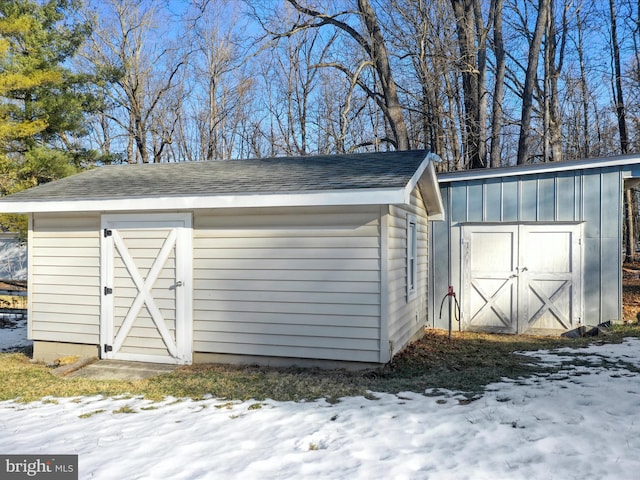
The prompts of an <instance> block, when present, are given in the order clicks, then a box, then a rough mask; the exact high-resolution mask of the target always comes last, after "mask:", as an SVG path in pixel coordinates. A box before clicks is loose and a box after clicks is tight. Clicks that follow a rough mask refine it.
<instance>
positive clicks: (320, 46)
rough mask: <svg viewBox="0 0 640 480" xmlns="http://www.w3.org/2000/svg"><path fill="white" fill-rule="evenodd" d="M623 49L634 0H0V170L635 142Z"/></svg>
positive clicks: (639, 45) (633, 34)
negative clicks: (0, 150) (413, 150)
mask: <svg viewBox="0 0 640 480" xmlns="http://www.w3.org/2000/svg"><path fill="white" fill-rule="evenodd" d="M639 50H640V14H639V12H638V2H637V0H634V1H632V0H608V1H607V2H601V1H596V0H322V1H320V0H258V1H242V0H216V1H212V0H193V1H191V2H187V1H181V2H178V1H168V0H167V1H158V0H156V1H152V0H101V1H97V0H96V1H94V0H85V1H81V0H49V1H43V0H42V1H37V0H13V1H0V98H1V104H0V123H2V128H0V146H1V147H2V152H0V153H1V154H2V157H1V158H0V163H1V164H0V167H1V168H2V169H3V174H2V177H3V178H2V179H1V182H0V187H2V193H9V192H11V191H14V190H15V189H16V188H18V189H19V188H22V186H24V185H25V184H33V183H34V182H35V183H39V182H42V181H47V180H49V179H52V178H54V177H59V176H63V175H65V174H68V173H71V172H72V171H76V170H77V169H78V168H84V167H86V166H90V165H92V164H94V163H96V162H98V163H109V162H114V161H115V162H128V163H154V162H168V161H171V162H176V161H202V160H224V159H231V158H246V157H263V156H273V155H310V154H326V153H342V152H355V151H377V150H393V149H417V148H427V149H431V150H432V151H434V152H436V153H437V154H438V155H440V156H441V157H442V158H443V160H444V166H445V168H446V169H450V170H454V169H466V168H484V167H498V166H502V165H511V164H516V163H517V164H523V163H534V162H547V161H558V160H570V159H576V158H587V157H597V156H605V155H611V154H617V153H623V152H633V151H638V147H639V145H638V144H639V143H640V136H639V133H638V121H639V120H638V119H639V118H640V115H639V113H640V112H638V109H639V108H640V105H639V104H638V102H637V100H636V99H637V98H638V97H639V94H640V71H639V66H638V59H639V58H640V52H639ZM625 102H628V103H625ZM45 160H46V161H45ZM47 162H49V163H50V164H51V165H45V166H44V167H42V165H41V164H42V163H45V164H46V163H47ZM34 165H35V166H34ZM16 166H18V167H19V168H18V167H16ZM41 167H42V168H41ZM48 168H51V169H52V170H53V173H47V172H46V171H47V169H48ZM39 172H40V173H39Z"/></svg>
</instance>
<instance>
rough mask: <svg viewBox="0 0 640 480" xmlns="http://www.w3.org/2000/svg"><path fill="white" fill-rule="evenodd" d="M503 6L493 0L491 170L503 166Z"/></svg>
mask: <svg viewBox="0 0 640 480" xmlns="http://www.w3.org/2000/svg"><path fill="white" fill-rule="evenodd" d="M502 6H503V0H492V2H491V8H492V9H493V14H492V15H491V16H492V17H493V50H494V55H495V59H496V74H495V83H494V86H493V89H494V90H493V104H492V107H491V154H490V165H491V168H497V167H499V166H500V165H501V163H502V161H501V155H500V154H501V150H502V148H501V146H502V143H501V141H500V135H501V132H502V119H503V111H502V101H503V99H504V78H505V71H506V55H505V51H504V40H503V37H502Z"/></svg>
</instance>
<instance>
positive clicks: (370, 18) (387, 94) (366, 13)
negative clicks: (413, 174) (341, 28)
mask: <svg viewBox="0 0 640 480" xmlns="http://www.w3.org/2000/svg"><path fill="white" fill-rule="evenodd" d="M358 10H360V13H361V14H362V18H363V20H364V24H365V26H366V28H367V32H368V34H369V39H370V46H371V57H372V60H373V63H374V65H375V68H376V71H377V72H378V77H379V79H380V85H381V86H382V94H383V96H384V102H385V107H386V116H387V117H388V119H389V126H390V128H391V131H392V132H393V136H394V138H395V140H396V148H397V149H398V150H409V131H408V130H407V125H406V124H405V121H404V115H403V114H402V106H401V104H400V100H399V98H398V88H397V86H396V82H395V80H394V78H393V73H392V71H391V66H390V64H389V54H388V53H387V46H386V43H385V40H384V37H383V36H382V31H381V30H380V25H379V24H378V18H377V16H376V12H375V11H374V10H373V7H372V6H371V3H370V2H369V0H358Z"/></svg>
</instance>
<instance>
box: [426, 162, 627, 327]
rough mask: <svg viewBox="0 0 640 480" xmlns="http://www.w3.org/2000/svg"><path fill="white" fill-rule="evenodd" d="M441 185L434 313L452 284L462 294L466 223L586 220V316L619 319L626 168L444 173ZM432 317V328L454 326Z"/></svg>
mask: <svg viewBox="0 0 640 480" xmlns="http://www.w3.org/2000/svg"><path fill="white" fill-rule="evenodd" d="M440 187H441V193H442V198H443V203H444V205H445V209H446V211H447V215H446V216H447V220H446V222H441V223H438V222H433V223H432V225H431V237H430V238H431V246H432V252H433V253H432V255H431V262H430V267H431V278H432V287H431V289H430V304H429V306H430V308H431V309H432V310H431V311H437V310H438V309H439V308H440V302H441V300H442V298H443V296H444V295H446V293H447V287H448V285H453V286H454V288H455V289H456V292H460V290H461V288H460V287H461V282H460V235H459V233H460V229H459V228H458V227H459V226H460V225H461V224H463V223H465V222H498V223H501V222H505V223H506V222H514V223H523V222H544V223H551V222H584V246H583V252H584V264H583V293H584V322H585V323H587V324H593V323H594V322H595V323H599V322H603V321H607V320H611V319H618V318H620V315H621V310H622V305H621V297H622V279H621V268H620V267H621V262H622V259H621V244H622V191H623V177H622V172H621V169H620V168H618V167H611V168H597V169H589V170H575V171H563V172H558V173H545V174H538V175H523V176H513V177H502V178H487V179H479V180H465V181H458V182H447V181H446V179H445V180H442V181H441V182H440ZM449 258H450V260H448V259H449ZM434 309H435V310H434ZM443 317H447V315H444V314H443ZM433 318H434V323H433V326H435V327H437V328H447V326H448V325H447V322H448V318H443V319H442V320H439V319H438V318H435V316H433ZM453 327H454V328H457V325H454V326H453Z"/></svg>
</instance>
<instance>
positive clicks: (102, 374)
mask: <svg viewBox="0 0 640 480" xmlns="http://www.w3.org/2000/svg"><path fill="white" fill-rule="evenodd" d="M176 368H178V365H167V364H164V363H143V362H126V361H122V360H99V361H98V362H95V363H91V364H89V365H86V366H84V367H83V368H80V369H79V370H76V371H74V372H72V373H70V374H69V375H67V378H89V379H91V380H124V381H133V380H144V379H145V378H150V377H155V376H156V375H162V374H164V373H171V372H173V371H174V370H175V369H176Z"/></svg>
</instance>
